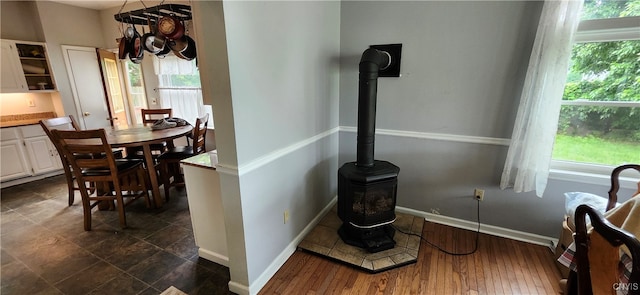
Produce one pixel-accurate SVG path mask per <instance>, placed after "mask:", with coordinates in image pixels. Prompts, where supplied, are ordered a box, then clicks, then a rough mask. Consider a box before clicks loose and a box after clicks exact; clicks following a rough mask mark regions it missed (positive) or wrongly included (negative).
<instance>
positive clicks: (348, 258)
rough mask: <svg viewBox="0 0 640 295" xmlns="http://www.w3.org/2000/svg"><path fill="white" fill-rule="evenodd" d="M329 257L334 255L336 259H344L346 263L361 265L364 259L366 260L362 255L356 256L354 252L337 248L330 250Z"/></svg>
mask: <svg viewBox="0 0 640 295" xmlns="http://www.w3.org/2000/svg"><path fill="white" fill-rule="evenodd" d="M329 257H333V258H335V259H338V260H342V261H344V262H346V263H351V264H355V265H361V264H362V261H363V260H364V258H363V257H362V256H354V255H352V254H349V253H345V252H342V251H340V250H337V249H332V250H331V251H330V252H329Z"/></svg>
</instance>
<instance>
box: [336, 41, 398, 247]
mask: <svg viewBox="0 0 640 295" xmlns="http://www.w3.org/2000/svg"><path fill="white" fill-rule="evenodd" d="M376 48H379V49H376ZM400 49H401V45H400V44H392V45H380V46H372V48H369V49H367V50H365V51H364V53H363V54H362V58H361V59H360V76H359V82H358V84H359V86H358V135H357V140H358V142H357V161H356V162H349V163H346V164H344V165H343V166H342V167H340V169H339V170H338V216H339V217H340V219H341V220H342V226H341V227H340V229H339V230H338V233H339V235H340V237H341V238H342V240H343V241H344V242H345V243H347V244H349V245H353V246H357V247H361V248H364V249H366V250H367V251H369V252H378V251H382V250H386V249H391V248H393V247H394V246H395V241H394V240H393V236H394V233H395V230H394V229H393V227H392V226H391V223H393V222H394V221H395V219H396V214H395V206H396V191H397V185H398V173H399V172H400V168H398V167H397V166H395V165H393V164H391V163H389V162H387V161H378V160H374V157H373V155H374V141H375V121H376V96H377V88H378V77H379V76H383V75H382V74H381V73H383V71H389V70H391V71H396V72H397V73H399V66H400V60H399V57H400ZM385 73H386V72H385ZM397 73H396V75H397ZM387 76H390V75H387ZM391 76H392V75H391Z"/></svg>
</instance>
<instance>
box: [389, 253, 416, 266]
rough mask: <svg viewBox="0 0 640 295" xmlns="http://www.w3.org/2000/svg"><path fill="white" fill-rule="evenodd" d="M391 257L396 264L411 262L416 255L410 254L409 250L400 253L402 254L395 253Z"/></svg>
mask: <svg viewBox="0 0 640 295" xmlns="http://www.w3.org/2000/svg"><path fill="white" fill-rule="evenodd" d="M390 258H391V260H393V262H394V263H395V264H400V263H403V262H409V261H411V260H414V259H416V257H414V256H411V255H409V254H408V253H407V252H403V253H400V254H397V255H393V256H391V257H390Z"/></svg>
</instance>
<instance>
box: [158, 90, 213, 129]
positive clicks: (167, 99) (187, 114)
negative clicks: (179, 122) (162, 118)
mask: <svg viewBox="0 0 640 295" xmlns="http://www.w3.org/2000/svg"><path fill="white" fill-rule="evenodd" d="M158 96H160V105H161V106H162V107H163V108H171V109H172V111H173V116H174V117H177V118H181V119H185V120H187V121H188V122H189V123H191V124H194V123H195V122H196V118H198V117H199V116H200V115H201V114H204V107H203V105H202V90H200V89H193V88H187V89H163V88H159V89H158Z"/></svg>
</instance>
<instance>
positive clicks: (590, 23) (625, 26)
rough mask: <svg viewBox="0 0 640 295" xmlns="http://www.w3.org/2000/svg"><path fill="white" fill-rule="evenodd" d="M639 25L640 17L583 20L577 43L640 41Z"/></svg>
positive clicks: (576, 38) (576, 37) (579, 26)
mask: <svg viewBox="0 0 640 295" xmlns="http://www.w3.org/2000/svg"><path fill="white" fill-rule="evenodd" d="M638 24H640V17H638V16H632V17H618V18H605V19H590V20H583V21H581V22H580V25H578V31H577V32H576V35H575V42H578V43H580V42H606V41H621V40H638V39H640V31H638V27H640V25H638Z"/></svg>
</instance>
